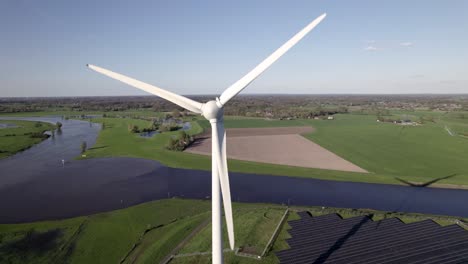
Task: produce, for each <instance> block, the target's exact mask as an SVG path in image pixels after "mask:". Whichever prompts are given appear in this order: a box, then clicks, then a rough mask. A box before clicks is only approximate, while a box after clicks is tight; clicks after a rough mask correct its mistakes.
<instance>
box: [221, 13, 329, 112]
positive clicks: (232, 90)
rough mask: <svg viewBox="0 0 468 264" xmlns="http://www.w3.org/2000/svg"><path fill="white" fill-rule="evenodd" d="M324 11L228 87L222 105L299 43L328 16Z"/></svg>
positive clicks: (222, 97)
mask: <svg viewBox="0 0 468 264" xmlns="http://www.w3.org/2000/svg"><path fill="white" fill-rule="evenodd" d="M326 15H327V14H326V13H324V14H322V15H321V16H319V17H318V18H316V19H315V20H314V21H312V22H311V23H310V24H309V25H307V26H306V27H305V28H303V29H302V30H301V31H299V33H297V34H296V35H294V37H292V38H291V39H290V40H288V41H287V42H286V43H284V44H283V46H281V47H280V48H279V49H277V50H276V51H275V52H273V53H272V54H271V55H270V56H269V57H268V58H266V59H265V60H264V61H262V62H261V63H260V64H259V65H257V67H255V68H254V69H253V70H251V71H250V72H249V73H247V75H245V76H244V77H242V78H241V79H240V80H238V81H237V82H235V83H234V84H233V85H231V86H230V87H229V88H227V89H226V90H225V91H224V92H223V93H222V94H221V96H220V97H219V101H220V103H221V105H224V104H226V103H227V102H228V101H229V100H231V99H232V98H233V97H234V96H236V95H237V94H238V93H240V92H241V91H242V90H243V89H244V88H245V87H247V86H248V85H249V84H250V83H251V82H252V81H253V80H255V79H256V78H257V77H258V76H259V75H260V74H262V72H264V71H265V70H266V69H268V68H269V67H270V66H271V65H272V64H273V63H274V62H275V61H276V60H278V59H279V58H280V57H281V56H283V55H284V54H285V53H286V52H287V51H288V50H289V49H290V48H292V47H293V46H294V45H296V43H298V42H299V41H300V40H301V39H302V38H303V37H304V36H305V35H307V33H309V32H310V31H311V30H312V29H313V28H314V27H315V26H317V25H318V24H319V23H320V22H321V21H322V20H323V19H324V18H325V16H326Z"/></svg>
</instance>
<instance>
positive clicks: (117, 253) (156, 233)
mask: <svg viewBox="0 0 468 264" xmlns="http://www.w3.org/2000/svg"><path fill="white" fill-rule="evenodd" d="M210 208H211V203H210V201H200V200H180V199H167V200H160V201H155V202H148V203H144V204H140V205H137V206H133V207H129V208H126V209H121V210H116V211H112V212H107V213H100V214H96V215H91V216H85V217H77V218H71V219H65V220H58V221H45V222H36V223H27V224H2V225H0V238H1V239H0V262H1V263H119V262H121V261H122V263H137V264H140V263H159V262H160V261H161V260H162V259H164V257H165V256H167V255H169V254H170V253H171V252H172V250H173V249H174V248H176V247H177V245H179V244H180V243H181V242H182V241H183V240H184V238H186V237H187V236H188V235H189V234H191V233H192V232H193V231H194V230H195V229H196V228H197V227H199V226H201V227H203V224H204V223H205V222H206V221H207V222H208V224H207V225H204V227H203V228H202V229H201V231H199V232H197V233H194V236H193V237H192V238H191V239H190V240H188V241H186V244H185V245H184V246H183V247H182V248H181V250H180V251H179V252H178V254H181V253H195V252H206V251H210V248H211V245H210V241H211V239H210V238H211V227H210V224H209V221H210V219H211V212H210ZM285 209H286V208H285V207H283V206H279V205H268V204H243V203H234V205H233V212H234V224H235V233H236V247H248V248H249V250H250V252H251V253H253V254H260V253H261V251H262V250H263V248H264V247H265V246H266V243H267V241H268V239H269V238H270V236H271V235H272V234H273V231H274V229H275V228H276V225H277V224H278V222H279V220H280V218H281V216H282V214H283V212H284V210H285ZM291 209H292V210H293V212H292V213H291V214H290V215H289V220H291V219H294V218H297V215H296V214H295V213H294V211H296V210H301V211H302V210H309V211H311V212H312V214H313V215H321V214H327V213H334V212H338V213H339V214H340V215H342V216H343V217H345V218H347V217H352V216H357V215H364V214H373V215H374V219H376V220H379V219H382V218H389V217H394V216H399V217H402V220H403V221H404V222H413V221H420V220H423V219H427V218H434V219H435V220H436V221H437V222H439V223H441V224H443V225H447V224H452V223H453V222H454V221H455V219H453V218H449V217H431V216H425V215H418V214H405V215H395V214H393V213H386V212H379V211H371V210H351V209H335V208H326V209H325V210H324V209H322V208H319V207H302V208H296V207H292V208H291ZM465 221H466V219H465ZM288 228H289V227H288V225H287V224H286V225H284V226H283V228H282V229H281V231H280V234H279V236H278V238H277V239H276V241H275V242H274V244H273V248H272V251H271V252H270V253H269V254H267V256H266V257H265V258H263V259H262V260H261V261H258V260H253V259H250V258H245V257H239V256H235V255H234V254H233V253H227V254H226V261H227V262H228V263H254V262H255V263H277V262H278V260H277V259H276V257H275V256H274V254H272V252H274V251H277V250H282V249H285V248H287V244H286V243H285V240H284V239H286V238H287V237H288V236H289V235H288V233H287V230H288ZM224 235H226V234H224ZM224 240H225V243H224V245H225V248H227V245H228V244H227V240H226V237H225V238H224ZM134 245H135V247H134ZM132 248H133V250H132ZM197 262H198V263H210V256H209V255H201V256H195V257H180V258H176V259H175V260H174V262H173V263H197Z"/></svg>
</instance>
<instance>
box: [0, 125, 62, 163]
mask: <svg viewBox="0 0 468 264" xmlns="http://www.w3.org/2000/svg"><path fill="white" fill-rule="evenodd" d="M0 123H2V124H11V125H16V126H17V127H11V128H2V129H0V159H1V158H5V157H8V156H11V155H13V154H15V153H17V152H19V151H22V150H25V149H28V148H30V147H31V146H33V145H34V144H37V143H39V142H42V140H44V138H35V137H31V134H34V133H39V134H42V133H44V132H45V131H50V130H53V129H55V126H54V125H52V124H49V123H44V122H32V121H17V120H0Z"/></svg>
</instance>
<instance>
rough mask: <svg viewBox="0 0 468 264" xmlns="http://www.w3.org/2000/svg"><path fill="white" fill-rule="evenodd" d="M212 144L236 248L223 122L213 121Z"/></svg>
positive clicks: (231, 235)
mask: <svg viewBox="0 0 468 264" xmlns="http://www.w3.org/2000/svg"><path fill="white" fill-rule="evenodd" d="M211 133H212V135H211V137H212V140H211V144H213V146H215V147H214V148H213V149H214V151H215V153H212V155H213V156H214V157H215V160H216V167H217V168H218V174H219V182H220V184H221V194H222V195H223V205H224V215H225V217H226V226H227V231H228V237H229V245H230V247H231V249H232V250H234V223H233V219H232V204H231V189H230V187H229V176H228V170H227V159H226V132H225V131H224V125H223V123H222V122H216V123H211Z"/></svg>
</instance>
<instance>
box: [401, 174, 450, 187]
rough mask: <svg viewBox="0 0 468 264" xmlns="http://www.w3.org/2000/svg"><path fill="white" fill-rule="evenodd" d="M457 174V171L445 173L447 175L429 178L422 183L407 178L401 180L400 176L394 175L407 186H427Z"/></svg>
mask: <svg viewBox="0 0 468 264" xmlns="http://www.w3.org/2000/svg"><path fill="white" fill-rule="evenodd" d="M456 175H457V173H454V174H450V175H447V176H444V177H440V178H435V179H433V180H430V181H428V182H424V183H412V182H410V181H407V180H403V179H401V178H398V177H395V179H396V180H397V181H399V182H402V183H404V184H406V185H408V186H411V187H428V186H430V185H432V184H434V183H437V182H438V181H441V180H446V179H450V178H452V177H455V176H456Z"/></svg>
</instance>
